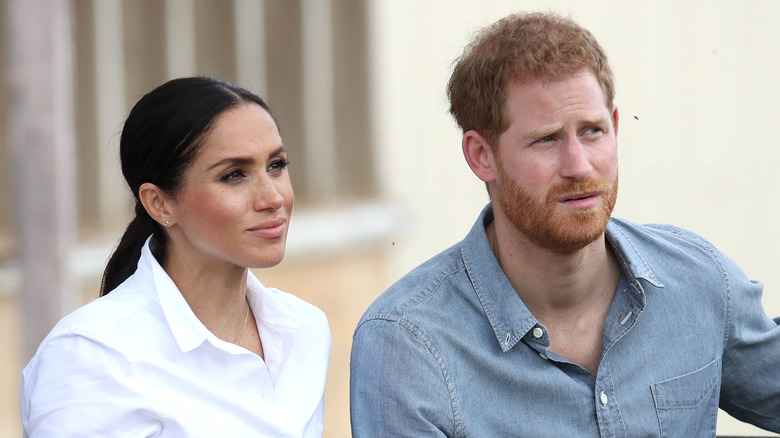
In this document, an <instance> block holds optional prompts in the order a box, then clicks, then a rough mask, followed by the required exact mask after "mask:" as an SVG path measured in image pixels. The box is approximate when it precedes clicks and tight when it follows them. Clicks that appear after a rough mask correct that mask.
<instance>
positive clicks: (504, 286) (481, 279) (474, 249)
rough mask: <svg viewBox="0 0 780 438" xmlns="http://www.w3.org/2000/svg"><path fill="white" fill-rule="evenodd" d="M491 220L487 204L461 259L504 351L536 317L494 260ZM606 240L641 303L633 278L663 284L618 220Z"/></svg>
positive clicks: (613, 223) (611, 223) (524, 332)
mask: <svg viewBox="0 0 780 438" xmlns="http://www.w3.org/2000/svg"><path fill="white" fill-rule="evenodd" d="M491 222H493V209H492V207H491V206H490V204H488V205H487V206H486V207H485V208H484V209H483V210H482V213H481V214H480V215H479V219H477V221H476V223H475V224H474V226H473V227H472V228H471V231H470V232H469V234H468V235H467V236H466V238H465V239H464V241H463V245H462V247H461V253H462V257H463V261H464V264H465V267H466V271H467V273H468V276H469V279H470V280H471V283H472V285H473V286H474V290H475V291H476V293H477V296H478V297H479V300H480V302H481V304H482V307H483V309H484V310H485V313H486V315H487V318H488V320H489V321H490V324H491V326H492V327H493V332H494V333H495V335H496V339H497V340H498V342H499V344H500V345H501V349H502V350H503V351H504V352H506V351H508V350H510V349H512V347H514V345H515V344H516V343H517V342H518V341H519V340H521V339H522V338H523V337H524V336H525V335H526V334H527V333H528V332H529V331H530V330H531V329H533V328H534V327H535V326H536V325H537V324H538V321H537V320H536V318H535V317H534V316H533V315H532V314H531V312H530V311H529V310H528V308H527V307H526V306H525V304H524V303H523V301H522V300H521V299H520V297H518V296H517V292H515V289H514V287H512V284H511V283H509V279H508V278H507V277H506V275H505V274H504V271H503V270H502V269H501V266H500V265H499V264H498V261H497V260H496V257H495V254H494V253H493V249H492V248H491V247H490V243H489V242H488V239H487V234H486V233H485V227H486V226H487V225H489V224H490V223H491ZM606 236H607V240H608V241H609V242H610V244H612V246H613V248H614V249H615V254H616V255H617V257H618V260H619V261H620V264H621V267H622V269H623V273H624V275H626V278H627V279H628V281H629V282H630V284H632V285H635V287H634V288H632V291H631V293H632V295H636V296H635V297H634V298H636V299H637V300H638V301H639V302H640V303H641V305H642V306H643V305H644V291H643V289H642V287H641V285H640V284H639V282H637V281H636V280H637V279H639V278H642V279H644V280H646V281H648V282H649V283H650V284H652V285H653V286H655V287H658V288H662V287H663V284H661V282H660V281H659V280H658V279H657V278H656V276H655V274H654V273H653V270H652V269H651V267H650V266H649V265H648V264H647V262H646V261H645V259H644V258H642V256H641V254H640V253H639V252H638V250H637V249H636V248H635V247H634V246H633V245H631V241H630V240H628V238H627V236H625V234H624V233H623V231H622V229H621V226H620V223H619V222H617V223H616V221H615V220H614V219H610V222H609V224H608V225H607V230H606Z"/></svg>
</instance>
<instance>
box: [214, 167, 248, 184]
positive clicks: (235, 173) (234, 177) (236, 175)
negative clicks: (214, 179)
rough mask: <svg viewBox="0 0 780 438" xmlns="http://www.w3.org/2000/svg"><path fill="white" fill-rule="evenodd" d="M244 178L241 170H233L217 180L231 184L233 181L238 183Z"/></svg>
mask: <svg viewBox="0 0 780 438" xmlns="http://www.w3.org/2000/svg"><path fill="white" fill-rule="evenodd" d="M245 176H246V174H245V173H244V171H243V170H241V169H233V170H230V171H228V172H227V173H225V174H224V175H222V176H221V177H220V178H219V180H220V181H221V182H233V181H239V180H241V179H243V178H244V177H245Z"/></svg>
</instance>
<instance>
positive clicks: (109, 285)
mask: <svg viewBox="0 0 780 438" xmlns="http://www.w3.org/2000/svg"><path fill="white" fill-rule="evenodd" d="M152 234H154V235H155V237H156V238H157V239H162V240H163V243H164V240H165V233H164V232H162V231H161V229H160V224H158V223H157V222H156V221H155V220H154V219H152V218H151V216H149V214H148V213H147V212H146V209H144V206H143V205H142V204H141V202H140V201H136V203H135V218H133V220H132V221H131V222H130V224H129V225H128V226H127V229H126V230H125V233H124V234H123V235H122V238H121V239H120V240H119V244H118V245H117V247H116V249H115V250H114V253H113V254H112V255H111V258H110V259H109V260H108V263H107V264H106V269H105V271H103V282H102V284H101V285H100V296H103V295H107V294H108V293H109V292H111V291H112V290H114V289H116V287H117V286H119V285H120V284H122V282H123V281H125V280H127V278H128V277H130V276H131V275H133V273H134V272H135V269H136V266H137V265H138V259H139V258H140V257H141V249H142V248H143V246H144V243H146V239H148V238H149V236H151V235H152ZM160 247H161V248H165V245H161V246H160Z"/></svg>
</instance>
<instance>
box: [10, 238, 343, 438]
mask: <svg viewBox="0 0 780 438" xmlns="http://www.w3.org/2000/svg"><path fill="white" fill-rule="evenodd" d="M152 242H153V241H152ZM149 244H150V242H147V245H146V246H145V247H144V249H143V251H142V254H141V258H140V260H139V261H138V269H137V270H136V272H135V273H134V274H133V275H132V276H131V277H130V278H128V279H127V281H125V282H124V283H122V284H121V285H120V286H119V287H117V289H115V290H114V291H112V292H111V293H110V294H108V295H106V296H104V297H101V298H99V299H97V300H94V301H92V302H90V303H89V304H87V305H85V306H83V307H81V308H80V309H78V310H76V311H75V312H73V313H71V314H70V315H68V316H66V317H65V318H63V319H62V320H61V321H60V322H59V323H58V324H57V325H56V327H55V328H54V329H53V330H52V331H51V333H50V334H49V335H48V336H47V337H46V339H45V340H44V341H43V343H41V346H40V347H39V348H38V352H37V354H36V355H35V357H33V358H32V360H30V363H29V364H28V365H27V367H26V368H25V369H24V371H23V373H22V384H21V390H20V400H19V401H20V405H19V407H20V411H21V418H22V426H23V430H24V436H25V437H31V438H32V437H53V436H56V437H209V438H212V437H265V436H269V437H270V436H273V437H290V438H292V437H295V438H299V437H307V438H315V437H321V436H322V431H323V401H324V391H325V378H326V374H327V366H328V357H329V354H330V346H331V337H330V330H329V328H328V321H327V319H326V318H325V315H324V314H323V313H322V311H321V310H320V309H318V308H316V307H315V306H313V305H311V304H309V303H306V302H304V301H303V300H301V299H299V298H297V297H295V296H293V295H290V294H288V293H285V292H282V291H280V290H277V289H273V288H267V287H265V286H263V285H262V284H261V283H260V282H259V281H258V280H257V278H256V277H255V276H254V275H253V274H252V273H251V271H250V272H249V273H248V278H247V289H248V290H247V300H248V302H249V305H250V308H251V310H252V313H253V314H254V316H255V319H256V320H257V327H258V330H259V332H260V337H261V339H262V342H263V352H264V356H265V359H262V358H260V357H259V356H257V355H256V354H254V353H252V352H250V351H248V350H246V349H244V348H242V347H239V346H237V345H234V344H232V343H229V342H224V341H222V340H221V339H219V338H217V337H216V336H214V334H213V333H211V332H210V331H209V330H208V329H207V328H206V326H204V325H203V324H202V323H201V322H200V320H199V319H198V317H197V316H196V315H195V314H194V313H193V312H192V309H190V307H189V306H188V305H187V302H186V301H185V300H184V297H183V296H182V295H181V292H179V290H178V288H177V287H176V285H175V284H174V283H173V281H172V280H171V278H170V277H169V276H168V274H166V273H165V271H164V270H163V269H162V267H161V266H160V264H159V263H158V262H157V260H156V259H155V257H154V256H153V255H152V251H151V250H150V246H149Z"/></svg>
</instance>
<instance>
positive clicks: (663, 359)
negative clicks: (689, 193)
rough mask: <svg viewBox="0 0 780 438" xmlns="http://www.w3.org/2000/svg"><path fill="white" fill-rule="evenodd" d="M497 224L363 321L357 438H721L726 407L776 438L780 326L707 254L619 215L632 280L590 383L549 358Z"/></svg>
mask: <svg viewBox="0 0 780 438" xmlns="http://www.w3.org/2000/svg"><path fill="white" fill-rule="evenodd" d="M492 219H493V218H492V211H491V210H490V208H489V207H487V208H486V209H485V210H484V211H483V212H482V214H481V215H480V218H479V220H477V222H476V224H475V225H474V227H473V228H472V230H471V232H470V233H469V234H468V236H466V238H465V239H464V240H463V241H462V242H460V243H459V244H457V245H455V246H453V247H451V248H449V249H448V250H446V251H444V252H442V253H441V254H439V255H437V256H436V257H434V258H432V259H431V260H429V261H427V262H425V263H424V264H422V265H421V266H419V267H418V268H416V269H415V270H413V271H412V272H410V273H409V274H408V275H406V276H405V277H404V278H402V279H401V280H399V281H398V282H397V283H396V284H395V285H393V286H392V287H390V289H389V290H387V291H386V292H385V293H384V294H382V295H381V296H380V297H379V298H378V299H377V300H376V301H375V302H374V303H373V304H372V305H371V307H370V308H369V309H368V310H367V311H366V313H365V315H364V316H363V318H362V319H361V321H360V322H359V324H358V326H357V329H356V331H355V335H354V339H353V347H352V360H351V411H352V433H353V436H354V437H356V438H360V437H385V436H386V437H443V436H447V437H548V436H549V437H564V436H565V437H575V436H576V437H597V436H601V437H658V436H664V437H713V436H715V425H716V417H717V413H718V406H720V407H721V408H723V409H724V410H726V411H727V412H729V413H730V414H731V415H733V416H735V417H736V418H738V419H741V420H743V421H747V422H750V423H753V424H755V425H757V426H759V427H762V428H765V429H768V430H773V431H776V432H780V326H778V324H780V318H777V319H775V320H772V319H770V318H768V317H767V316H766V314H765V312H764V310H763V308H762V306H761V292H762V285H761V284H760V283H758V282H753V281H750V280H748V279H747V278H746V277H745V275H744V274H743V272H742V271H741V270H740V269H739V267H737V266H736V264H734V262H732V261H731V260H730V259H728V258H727V257H725V256H724V255H723V254H722V253H720V252H718V251H717V250H716V249H715V248H714V247H713V246H712V245H711V244H710V243H708V242H706V241H705V240H703V239H702V238H700V237H698V236H696V235H694V234H692V233H690V232H687V231H684V230H681V229H679V228H675V227H672V226H669V225H646V226H641V225H637V224H633V223H630V222H627V221H623V220H619V219H614V218H613V219H611V220H610V223H609V225H608V226H607V230H606V236H607V240H608V242H609V243H610V244H611V245H612V248H613V249H614V252H615V254H616V255H617V257H618V259H619V261H620V264H621V267H622V275H621V279H620V282H619V284H618V288H617V290H616V294H615V297H614V299H613V302H612V304H611V306H610V308H609V312H608V315H607V318H606V321H605V324H604V329H603V340H602V346H601V359H600V362H599V368H598V372H597V374H596V376H595V377H594V376H593V375H591V374H590V373H589V372H588V371H587V370H585V369H584V368H582V367H581V366H579V365H577V364H575V363H572V362H570V361H568V360H566V359H565V358H563V357H561V356H559V355H556V354H555V353H553V352H552V351H550V350H548V347H549V345H550V341H549V338H548V333H547V329H546V328H545V327H544V326H543V325H541V324H540V323H539V322H538V321H537V320H536V319H535V318H534V316H533V315H532V314H531V313H530V312H529V310H528V309H527V308H526V306H525V305H524V304H523V302H522V300H521V299H520V298H519V297H518V295H517V293H516V292H515V290H514V289H513V288H512V286H511V285H510V283H509V280H508V279H507V278H506V276H505V275H504V273H503V271H502V270H501V268H500V266H499V264H498V262H497V261H496V258H495V256H494V255H493V252H492V250H491V248H490V245H489V243H488V240H487V237H486V235H485V226H486V225H487V224H489V223H490V222H491V221H492Z"/></svg>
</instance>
